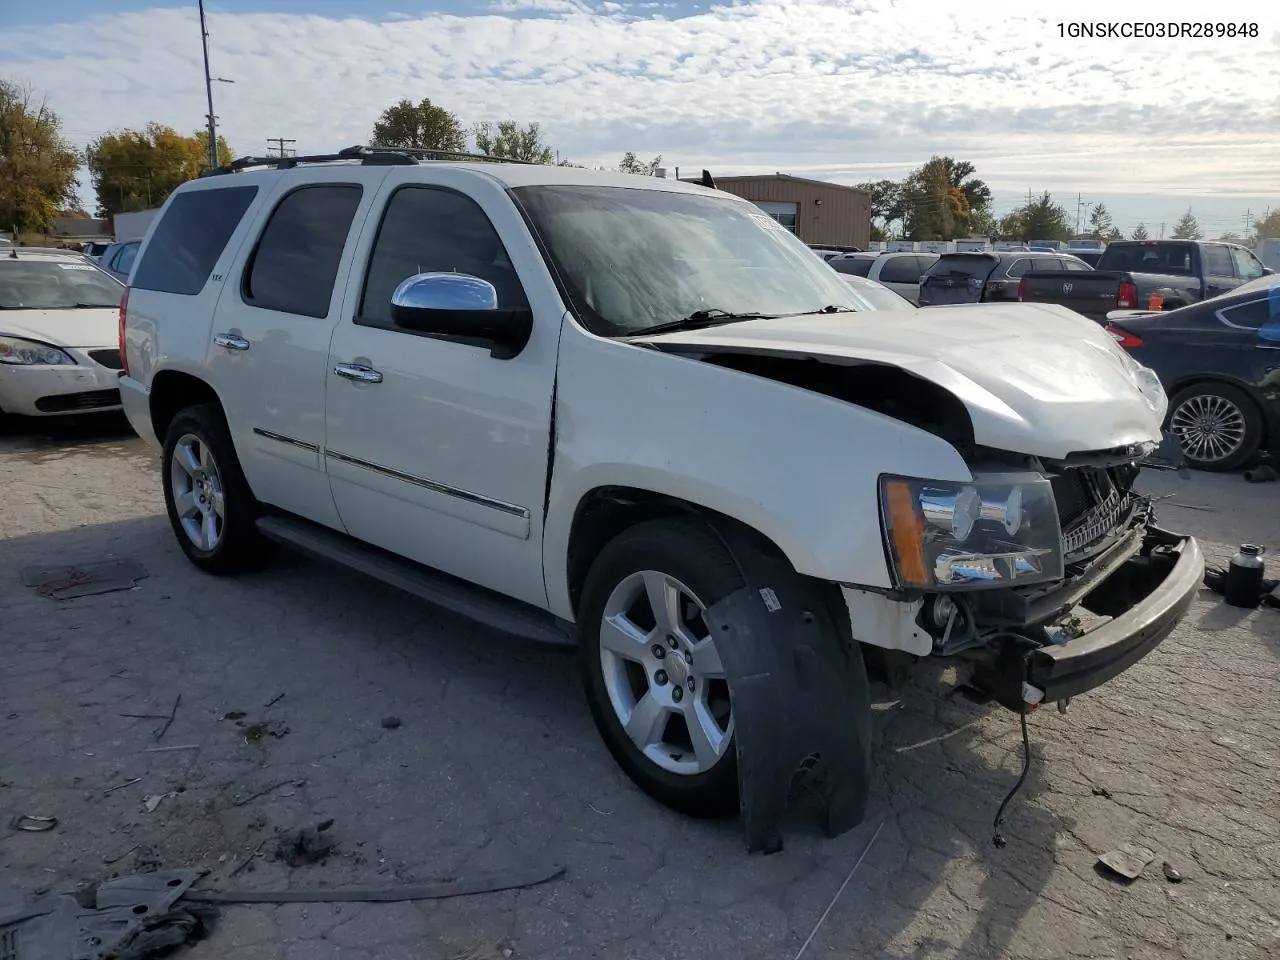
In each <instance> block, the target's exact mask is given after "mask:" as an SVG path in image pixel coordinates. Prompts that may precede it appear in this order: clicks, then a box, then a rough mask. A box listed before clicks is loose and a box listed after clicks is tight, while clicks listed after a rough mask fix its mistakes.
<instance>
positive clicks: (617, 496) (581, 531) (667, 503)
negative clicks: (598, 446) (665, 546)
mask: <svg viewBox="0 0 1280 960" xmlns="http://www.w3.org/2000/svg"><path fill="white" fill-rule="evenodd" d="M666 517H696V518H698V519H699V520H701V521H702V522H703V523H705V524H707V526H708V527H710V528H711V529H712V530H714V531H715V532H716V534H717V535H718V536H720V537H722V538H724V539H725V540H726V545H728V546H730V549H731V550H732V546H731V544H732V542H733V541H734V540H738V541H739V542H741V537H742V536H744V535H745V536H747V537H749V538H750V540H751V541H752V542H753V543H754V544H755V545H757V546H759V547H760V548H762V549H765V550H768V551H772V552H774V553H776V554H777V555H778V556H785V554H784V553H783V551H782V550H781V549H780V548H779V547H778V546H777V544H775V543H774V542H773V541H772V540H770V539H768V538H767V537H765V536H764V535H763V534H761V533H759V532H758V531H756V530H754V529H752V528H750V527H748V526H746V525H745V524H743V523H742V522H741V521H738V520H734V519H733V518H732V517H729V516H726V515H724V514H722V513H720V512H718V511H715V510H709V509H707V508H705V507H701V506H698V505H697V504H695V503H690V502H689V501H687V500H680V499H678V498H676V497H669V496H666V495H665V494H660V493H653V492H652V491H649V490H639V489H636V488H634V487H596V488H595V489H594V490H591V491H590V492H588V493H587V495H586V496H584V497H583V498H582V500H581V502H579V504H578V509H577V511H576V512H575V513H574V517H573V527H572V528H571V530H570V532H569V555H568V561H567V567H568V569H567V574H568V580H569V600H570V602H571V603H572V604H573V609H574V610H575V611H576V610H577V609H578V601H579V599H580V598H581V595H582V585H583V582H584V581H585V580H586V578H587V572H588V571H589V570H590V569H591V564H592V561H594V560H595V558H596V557H597V556H598V555H599V553H600V551H601V550H603V549H604V546H605V544H607V543H608V542H609V541H610V540H612V539H613V538H614V537H616V536H618V535H619V534H620V533H622V532H623V531H624V530H627V529H629V528H631V527H634V526H636V525H637V524H640V523H644V522H646V521H648V520H658V519H663V518H666Z"/></svg>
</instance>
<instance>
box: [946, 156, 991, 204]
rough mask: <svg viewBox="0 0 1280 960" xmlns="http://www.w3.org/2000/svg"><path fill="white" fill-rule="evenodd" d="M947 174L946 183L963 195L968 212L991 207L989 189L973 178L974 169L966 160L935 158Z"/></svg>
mask: <svg viewBox="0 0 1280 960" xmlns="http://www.w3.org/2000/svg"><path fill="white" fill-rule="evenodd" d="M935 159H936V160H939V161H940V162H941V163H942V166H943V169H945V170H946V172H947V182H948V183H950V184H951V186H953V187H955V188H956V189H957V190H960V191H961V192H962V193H963V194H964V198H965V201H966V202H967V203H968V205H969V209H970V211H973V212H977V211H979V210H984V209H986V208H987V207H988V206H990V205H991V188H990V187H988V186H987V185H986V184H985V183H983V182H982V181H981V180H979V179H977V178H976V177H974V175H973V174H974V170H975V167H974V165H973V164H972V163H970V162H969V161H968V160H953V159H952V158H951V157H936V158H935Z"/></svg>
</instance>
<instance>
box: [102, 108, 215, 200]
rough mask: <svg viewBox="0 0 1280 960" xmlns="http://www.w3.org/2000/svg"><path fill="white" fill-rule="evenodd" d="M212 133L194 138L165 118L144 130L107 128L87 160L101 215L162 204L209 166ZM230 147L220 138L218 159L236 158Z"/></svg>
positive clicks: (199, 133)
mask: <svg viewBox="0 0 1280 960" xmlns="http://www.w3.org/2000/svg"><path fill="white" fill-rule="evenodd" d="M208 143H209V135H208V133H206V132H205V131H203V130H201V131H198V132H197V133H194V134H192V135H191V136H189V137H184V136H183V135H182V134H180V133H178V131H177V130H174V129H173V127H167V126H165V125H164V124H160V123H149V124H147V126H146V128H145V129H143V130H120V131H112V132H111V133H105V134H103V135H102V136H100V137H98V139H96V140H94V141H93V142H92V143H90V144H89V146H88V148H87V149H86V150H85V163H86V164H87V165H88V167H89V176H90V178H91V179H92V181H93V189H94V190H95V191H96V192H97V194H98V213H99V215H100V216H106V217H114V216H115V215H116V214H117V213H124V212H125V211H129V210H151V209H154V208H155V207H158V206H160V204H162V203H164V202H165V200H166V199H167V198H168V196H169V194H171V193H173V191H174V190H176V189H177V188H178V187H179V186H180V185H182V184H184V183H186V182H187V181H188V180H194V179H195V178H196V177H198V176H200V174H201V173H202V172H204V170H205V169H206V168H207V167H208V166H209V148H208ZM231 159H232V153H231V148H230V147H229V146H227V142H226V141H225V140H223V139H222V138H221V137H219V138H218V163H219V164H228V163H230V162H231Z"/></svg>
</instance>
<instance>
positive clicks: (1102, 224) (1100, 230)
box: [1089, 203, 1115, 240]
mask: <svg viewBox="0 0 1280 960" xmlns="http://www.w3.org/2000/svg"><path fill="white" fill-rule="evenodd" d="M1114 229H1115V221H1114V220H1112V218H1111V211H1110V210H1108V209H1107V205H1106V204H1105V203H1099V204H1097V205H1095V206H1094V207H1093V208H1092V209H1091V210H1090V211H1089V236H1090V238H1092V239H1094V240H1106V239H1107V238H1108V237H1109V236H1110V235H1111V232H1112V230H1114Z"/></svg>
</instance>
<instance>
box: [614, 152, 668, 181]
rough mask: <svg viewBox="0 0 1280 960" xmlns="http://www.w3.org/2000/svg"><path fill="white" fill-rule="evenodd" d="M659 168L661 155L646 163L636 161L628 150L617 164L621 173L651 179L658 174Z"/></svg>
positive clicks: (634, 156)
mask: <svg viewBox="0 0 1280 960" xmlns="http://www.w3.org/2000/svg"><path fill="white" fill-rule="evenodd" d="M660 166H662V154H658V155H657V156H656V157H654V158H653V159H652V160H649V161H647V162H646V161H644V160H638V159H637V158H636V155H635V154H634V153H632V152H631V151H630V150H628V151H627V152H626V153H625V154H623V156H622V160H621V161H620V162H619V163H618V169H619V170H620V171H622V172H623V173H635V174H639V175H640V176H642V177H652V176H653V175H654V174H656V173H657V172H658V167H660Z"/></svg>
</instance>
